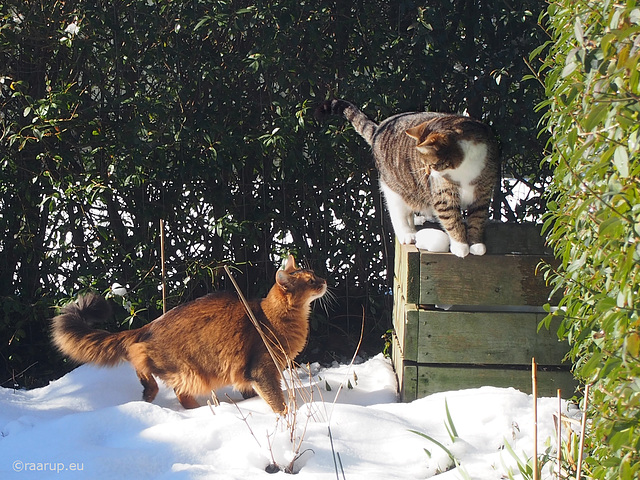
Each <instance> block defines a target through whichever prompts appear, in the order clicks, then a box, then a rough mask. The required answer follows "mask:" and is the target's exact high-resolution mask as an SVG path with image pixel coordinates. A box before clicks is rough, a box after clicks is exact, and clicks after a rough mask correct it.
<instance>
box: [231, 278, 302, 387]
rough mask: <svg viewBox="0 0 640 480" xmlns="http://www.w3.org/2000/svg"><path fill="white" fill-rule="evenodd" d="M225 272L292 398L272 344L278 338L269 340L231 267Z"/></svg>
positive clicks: (281, 350)
mask: <svg viewBox="0 0 640 480" xmlns="http://www.w3.org/2000/svg"><path fill="white" fill-rule="evenodd" d="M224 270H225V272H227V276H228V277H229V280H231V283H232V284H233V287H234V288H235V289H236V293H237V294H238V298H240V301H241V302H242V305H243V306H244V308H245V310H246V311H247V315H249V319H250V320H251V323H253V326H254V327H255V328H256V330H257V331H258V333H259V334H260V338H262V341H263V342H264V345H265V347H267V351H268V352H269V355H270V356H271V359H272V360H273V363H275V364H276V366H277V367H278V371H279V372H280V377H281V378H282V381H283V382H284V385H285V387H286V389H287V392H288V394H289V396H291V387H290V386H289V382H287V379H286V377H285V376H284V374H283V373H282V367H283V365H281V364H280V362H278V357H277V354H276V352H275V351H274V349H273V346H272V345H271V344H275V342H277V341H278V340H277V338H276V337H275V336H274V339H275V340H273V339H270V338H268V337H267V336H266V335H265V333H264V331H263V330H262V327H261V325H260V322H258V319H257V318H256V316H255V315H254V314H253V311H252V310H251V307H250V306H249V302H247V299H246V298H245V296H244V295H243V294H242V291H241V290H240V287H239V286H238V284H237V283H236V279H235V278H234V277H233V275H232V274H231V270H230V269H229V267H228V266H227V265H225V266H224ZM278 349H279V350H280V352H281V353H282V354H283V355H284V357H285V361H286V363H287V365H286V366H287V367H290V366H291V360H290V359H289V357H288V356H287V355H286V354H285V351H284V348H283V347H282V346H281V345H278ZM294 395H295V393H294Z"/></svg>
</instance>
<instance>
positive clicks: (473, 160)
mask: <svg viewBox="0 0 640 480" xmlns="http://www.w3.org/2000/svg"><path fill="white" fill-rule="evenodd" d="M459 144H460V147H461V148H462V151H463V152H464V160H462V163H461V164H460V165H459V166H458V168H455V169H449V170H443V171H442V172H439V174H440V175H442V176H446V177H447V178H449V179H450V180H452V181H454V182H456V183H458V184H459V185H460V187H459V192H460V206H461V207H462V208H466V207H468V206H469V205H470V204H471V203H473V198H474V190H475V186H474V185H473V182H474V181H475V180H476V179H477V178H478V177H479V176H480V174H481V173H482V171H483V170H484V168H485V166H486V164H487V145H486V144H485V143H478V142H473V141H470V140H460V141H459ZM434 173H435V172H434Z"/></svg>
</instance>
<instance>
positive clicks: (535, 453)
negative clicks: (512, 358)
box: [531, 358, 538, 480]
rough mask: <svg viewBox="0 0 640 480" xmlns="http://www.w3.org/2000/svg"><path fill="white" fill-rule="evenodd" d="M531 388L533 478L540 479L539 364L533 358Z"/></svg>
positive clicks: (534, 479)
mask: <svg viewBox="0 0 640 480" xmlns="http://www.w3.org/2000/svg"><path fill="white" fill-rule="evenodd" d="M531 390H532V394H533V480H538V366H537V365H536V359H535V358H532V359H531Z"/></svg>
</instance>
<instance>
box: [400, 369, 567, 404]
mask: <svg viewBox="0 0 640 480" xmlns="http://www.w3.org/2000/svg"><path fill="white" fill-rule="evenodd" d="M416 369H417V383H418V385H417V387H416V388H417V393H416V395H417V398H422V397H425V396H427V395H431V394H433V393H437V392H446V391H450V390H462V389H467V388H479V387H483V386H492V387H503V388H506V387H513V388H515V389H517V390H520V391H522V392H526V393H529V394H530V393H531V371H530V370H511V369H495V368H460V367H441V366H426V365H417V366H416ZM537 378H538V395H539V396H556V394H557V390H558V389H560V390H561V393H562V396H563V397H564V398H570V397H572V396H573V394H574V392H575V388H576V386H577V382H576V381H575V380H574V378H573V376H572V375H571V373H570V372H567V371H538V375H537ZM406 382H407V379H406V378H405V384H406ZM404 388H405V389H406V388H407V386H406V385H405V386H404ZM409 388H410V389H412V388H413V386H410V387H409Z"/></svg>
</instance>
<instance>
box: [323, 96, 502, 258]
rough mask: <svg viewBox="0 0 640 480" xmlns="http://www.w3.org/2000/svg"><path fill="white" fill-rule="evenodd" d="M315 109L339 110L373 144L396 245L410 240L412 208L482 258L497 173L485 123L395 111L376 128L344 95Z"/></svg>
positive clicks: (454, 246)
mask: <svg viewBox="0 0 640 480" xmlns="http://www.w3.org/2000/svg"><path fill="white" fill-rule="evenodd" d="M317 114H318V116H320V117H323V116H326V115H329V114H334V115H344V116H345V117H346V118H347V120H349V121H350V122H351V123H352V124H353V126H354V128H355V130H356V132H358V133H359V134H360V135H361V136H362V137H363V138H364V139H365V140H366V141H367V143H368V144H369V145H370V146H371V147H372V149H373V155H374V157H375V162H376V167H377V168H378V172H379V174H380V187H381V189H382V191H383V192H384V196H385V199H386V203H387V207H388V209H389V215H390V217H391V222H392V224H393V229H394V231H395V234H396V236H397V237H398V240H399V241H400V242H401V243H415V241H416V228H415V224H414V214H415V213H419V214H420V215H422V216H423V217H424V218H426V219H428V220H434V219H437V220H438V221H439V222H440V224H441V225H442V227H443V228H444V230H445V231H446V233H447V234H448V236H449V238H450V249H451V252H452V253H453V254H455V255H457V256H458V257H465V256H467V255H468V254H469V253H472V254H474V255H484V253H485V252H486V247H485V245H484V243H483V236H484V226H485V223H486V220H487V218H488V215H489V204H490V202H491V196H492V193H493V187H494V185H495V183H496V180H497V176H498V171H499V166H498V158H497V157H498V156H497V145H496V141H495V139H494V137H493V134H492V133H491V130H490V129H489V127H488V126H487V125H485V124H483V123H481V122H479V121H477V120H474V119H472V118H470V117H465V116H461V115H454V114H445V113H434V112H413V113H401V114H399V115H394V116H392V117H389V118H387V119H386V120H384V121H383V122H381V123H380V124H379V125H378V124H376V123H375V122H373V121H371V120H370V119H369V118H368V117H367V116H366V115H365V114H364V113H362V112H361V111H360V110H359V109H358V108H357V107H356V106H355V105H353V104H351V103H349V102H347V101H344V100H328V101H326V102H324V103H323V104H322V105H321V106H320V107H319V108H318V111H317ZM463 211H466V212H467V218H466V226H465V223H464V218H463V215H462V213H463Z"/></svg>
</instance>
